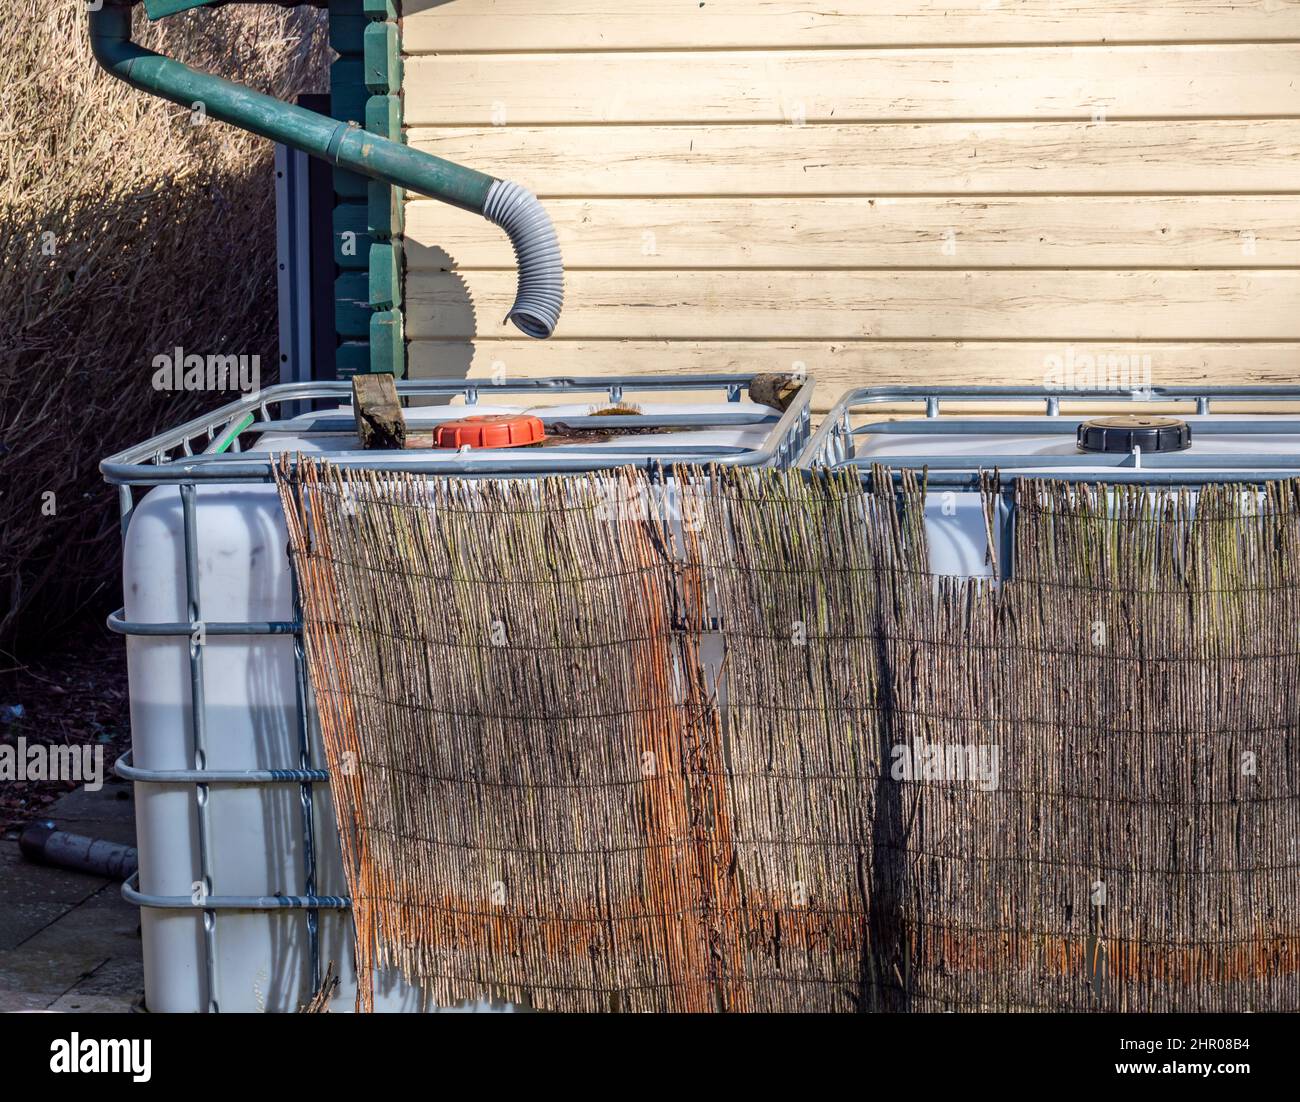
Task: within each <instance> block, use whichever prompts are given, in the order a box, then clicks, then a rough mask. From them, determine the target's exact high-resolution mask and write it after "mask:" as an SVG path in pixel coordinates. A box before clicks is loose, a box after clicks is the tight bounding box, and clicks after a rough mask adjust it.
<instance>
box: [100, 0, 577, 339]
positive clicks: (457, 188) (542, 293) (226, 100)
mask: <svg viewBox="0 0 1300 1102" xmlns="http://www.w3.org/2000/svg"><path fill="white" fill-rule="evenodd" d="M136 2H137V0H126V2H125V3H116V4H114V3H110V2H109V0H104V5H103V7H102V8H100V9H99V10H98V11H91V12H90V44H91V50H92V52H93V53H94V55H95V60H96V61H98V62H99V64H100V65H101V66H103V67H104V68H105V69H107V70H108V71H109V72H110V73H112V74H113V75H114V76H115V77H118V78H119V79H121V80H124V81H126V83H128V84H130V85H132V86H133V87H135V88H139V89H140V90H142V91H144V92H149V93H151V94H152V95H155V96H161V97H162V98H163V99H167V100H171V101H172V102H173V103H178V104H180V105H181V106H183V107H192V106H193V105H194V104H195V103H201V104H202V105H203V109H204V111H205V112H206V113H207V114H208V115H210V116H211V117H212V118H214V119H219V120H220V121H222V122H228V123H231V124H232V125H234V126H238V127H240V128H241V129H244V130H248V131H251V132H252V133H254V134H260V135H261V136H262V137H264V138H270V139H271V140H272V141H275V142H280V143H281V144H283V145H287V146H291V147H292V148H294V149H300V150H302V151H303V152H304V153H307V154H310V155H311V156H313V157H320V158H322V159H323V160H325V161H328V162H329V163H330V164H332V165H336V166H338V167H339V168H343V169H347V170H349V171H351V172H356V173H360V174H361V175H362V176H368V177H370V178H371V179H374V180H383V181H384V182H386V183H388V184H392V185H394V186H396V187H402V188H406V189H407V190H409V191H415V192H419V193H420V194H421V195H427V196H429V197H430V198H433V199H441V200H442V201H443V202H444V203H450V204H451V205H452V206H456V207H461V208H462V209H464V210H470V211H474V212H475V213H476V214H481V215H483V217H485V218H487V219H488V221H490V222H492V223H494V224H495V225H498V226H500V227H501V228H502V229H504V230H505V231H506V233H507V235H509V237H510V241H511V243H512V244H513V245H514V247H515V258H516V261H517V263H518V265H519V291H518V293H517V295H516V298H515V303H514V305H513V306H512V307H511V309H510V313H509V314H508V315H507V317H508V318H509V320H511V321H513V322H514V323H515V325H516V326H518V327H519V328H520V329H521V330H523V332H525V333H527V334H528V335H529V336H530V337H549V336H550V335H551V332H552V330H553V329H554V328H555V323H556V321H557V320H558V318H559V315H560V308H561V306H562V304H563V301H564V269H563V265H562V264H561V263H560V254H559V245H558V243H557V242H556V238H555V229H554V227H553V226H552V225H551V220H550V217H549V216H548V215H547V214H546V211H545V209H544V208H543V207H542V205H541V204H540V203H539V202H538V201H537V198H536V197H535V196H534V195H533V194H532V193H531V192H529V191H527V190H526V189H525V188H522V187H520V186H519V185H518V184H514V183H510V182H509V181H507V180H498V179H496V178H495V177H493V176H489V175H487V174H486V173H484V172H478V171H476V170H475V169H472V168H466V167H465V166H463V165H458V164H455V163H453V162H451V161H447V160H444V159H443V158H441V157H435V156H433V155H432V154H429V153H424V152H421V151H420V150H418V149H412V148H411V147H410V146H406V145H402V144H401V143H400V142H394V141H389V140H388V139H387V138H382V137H380V136H379V135H377V134H372V133H370V131H368V130H363V129H362V128H361V127H359V126H357V125H355V124H354V123H347V122H339V121H338V120H337V119H331V118H329V117H328V116H325V115H318V114H317V113H316V112H315V111H308V110H307V109H306V108H303V107H298V106H296V105H294V104H291V103H285V102H283V101H282V100H278V99H275V98H274V97H273V96H266V95H263V94H262V93H261V92H254V91H253V90H252V89H251V88H245V87H243V86H242V85H239V84H235V83H234V82H233V81H229V80H224V79H223V78H221V77H218V76H213V75H212V74H210V73H201V72H198V71H197V70H195V69H191V68H190V67H189V66H188V65H183V64H182V63H181V62H179V61H174V60H173V59H171V58H167V57H163V56H162V55H161V54H156V53H154V52H153V51H152V50H146V49H144V48H143V47H142V46H137V45H136V44H135V43H134V42H132V41H131V8H132V6H134V4H135V3H136Z"/></svg>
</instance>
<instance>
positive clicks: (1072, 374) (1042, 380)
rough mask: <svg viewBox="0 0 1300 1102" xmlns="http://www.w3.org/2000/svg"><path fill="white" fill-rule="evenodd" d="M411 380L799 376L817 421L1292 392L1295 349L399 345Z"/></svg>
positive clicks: (992, 344)
mask: <svg viewBox="0 0 1300 1102" xmlns="http://www.w3.org/2000/svg"><path fill="white" fill-rule="evenodd" d="M407 369H408V372H409V374H410V376H411V377H412V378H416V379H432V378H457V379H460V378H476V377H488V376H494V375H495V377H507V378H508V377H511V376H513V377H524V378H536V377H538V376H543V375H682V374H692V373H703V372H722V371H777V372H786V371H802V372H804V373H806V374H808V375H811V376H812V377H813V378H814V379H815V380H816V382H817V390H816V398H815V404H816V405H817V407H818V408H819V409H822V410H825V409H828V408H829V407H830V406H831V405H832V404H833V403H834V401H835V399H836V398H838V397H839V395H840V394H841V393H843V392H844V391H845V390H848V389H850V388H851V387H857V386H875V385H885V384H889V383H927V384H931V385H934V386H961V385H974V384H977V383H985V384H992V383H1005V384H1020V385H1026V386H1043V385H1052V384H1058V383H1062V384H1069V385H1078V386H1091V385H1096V383H1095V382H1093V381H1090V380H1097V381H1101V380H1104V379H1110V380H1113V381H1116V382H1119V381H1121V380H1125V381H1136V382H1138V383H1139V384H1141V383H1143V382H1145V381H1150V382H1151V383H1152V384H1153V385H1160V384H1166V385H1174V384H1178V385H1185V386H1196V385H1197V384H1200V383H1205V384H1207V385H1212V384H1216V383H1217V384H1223V383H1227V382H1235V383H1269V384H1291V385H1295V384H1296V383H1297V381H1300V344H1293V343H1285V342H1267V341H1258V342H1249V343H1231V342H1223V343H1196V342H1169V343H1161V342H1154V343H1124V342H1119V341H1102V342H1080V343H1062V342H1040V341H1011V342H1007V341H959V342H958V341H932V342H903V341H880V342H877V341H839V342H829V341H698V342H697V341H692V342H689V343H687V342H680V341H640V340H613V341H582V340H562V339H553V340H549V341H532V340H527V339H523V338H520V339H515V338H506V339H502V340H478V341H454V340H453V341H434V340H417V341H412V342H411V343H410V344H409V345H408V346H407ZM1054 372H1055V373H1056V374H1053V373H1054ZM1090 373H1091V374H1090Z"/></svg>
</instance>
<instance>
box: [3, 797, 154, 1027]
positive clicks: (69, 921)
mask: <svg viewBox="0 0 1300 1102" xmlns="http://www.w3.org/2000/svg"><path fill="white" fill-rule="evenodd" d="M131 793H132V790H131V786H130V785H125V784H105V786H104V787H103V788H102V789H101V790H100V791H99V792H86V791H85V790H78V791H76V792H72V793H69V794H68V795H67V796H64V797H62V798H61V799H60V800H59V801H57V802H56V803H55V804H54V805H52V807H51V808H50V809H49V811H48V812H47V813H46V817H47V818H50V819H53V820H54V822H55V824H56V825H57V826H58V827H59V828H60V829H63V830H69V831H72V832H74V833H77V834H87V835H90V836H92V837H96V838H106V839H108V840H110V841H115V842H124V843H127V844H130V845H134V844H135V825H134V814H133V812H134V805H133V801H132V799H131ZM139 930H140V917H139V912H138V911H137V910H136V909H135V908H134V907H131V906H129V905H128V904H127V903H126V901H125V900H123V899H122V896H121V885H120V884H119V883H116V882H110V881H108V880H106V879H104V878H102V877H96V876H92V875H89V874H87V873H79V872H71V871H68V870H66V869H57V868H51V867H49V866H44V865H36V864H32V863H31V862H28V861H26V860H25V859H24V858H23V857H22V855H21V854H20V852H19V849H18V843H17V840H16V839H4V840H0V1010H42V1009H51V1010H60V1011H65V1010H80V1011H91V1012H121V1011H124V1010H129V1009H131V1008H132V1006H133V1005H134V1004H136V1003H138V1002H139V1001H140V1000H141V999H142V996H143V991H144V973H143V965H142V963H141V946H140V932H139Z"/></svg>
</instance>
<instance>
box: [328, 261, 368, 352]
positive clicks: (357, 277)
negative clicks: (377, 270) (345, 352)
mask: <svg viewBox="0 0 1300 1102" xmlns="http://www.w3.org/2000/svg"><path fill="white" fill-rule="evenodd" d="M370 313H371V311H370V273H369V272H368V271H366V270H364V269H363V270H361V271H359V272H343V273H342V274H341V275H340V276H339V277H338V278H337V279H336V280H335V281H334V331H335V332H336V333H337V334H338V335H339V336H340V337H344V338H346V339H349V340H358V341H359V340H365V339H366V335H367V334H368V333H369V332H370Z"/></svg>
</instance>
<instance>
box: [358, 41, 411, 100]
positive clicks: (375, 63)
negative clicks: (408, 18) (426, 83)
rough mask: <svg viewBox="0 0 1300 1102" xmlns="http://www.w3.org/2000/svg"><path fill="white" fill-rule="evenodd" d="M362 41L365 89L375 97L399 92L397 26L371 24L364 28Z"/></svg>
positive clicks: (400, 56) (400, 82)
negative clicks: (363, 41)
mask: <svg viewBox="0 0 1300 1102" xmlns="http://www.w3.org/2000/svg"><path fill="white" fill-rule="evenodd" d="M364 40H365V43H364V49H363V53H362V56H363V58H364V60H365V82H366V87H367V88H369V89H370V92H371V94H373V95H376V96H388V95H392V94H394V93H395V92H398V91H400V90H401V87H402V55H401V52H400V51H399V50H398V48H397V24H396V23H371V24H369V25H368V26H367V27H366V30H365V35H364Z"/></svg>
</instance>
